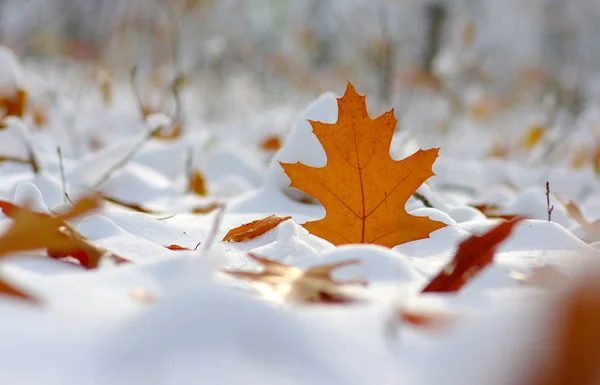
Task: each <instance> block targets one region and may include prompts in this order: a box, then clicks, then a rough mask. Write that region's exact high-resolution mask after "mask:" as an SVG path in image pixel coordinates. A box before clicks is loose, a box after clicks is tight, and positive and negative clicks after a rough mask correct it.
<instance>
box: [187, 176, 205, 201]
mask: <svg viewBox="0 0 600 385" xmlns="http://www.w3.org/2000/svg"><path fill="white" fill-rule="evenodd" d="M188 191H191V192H193V193H196V194H198V195H200V196H206V194H207V193H208V192H207V190H206V182H205V181H204V177H203V176H202V174H200V171H195V172H193V173H192V175H191V176H190V180H189V184H188Z"/></svg>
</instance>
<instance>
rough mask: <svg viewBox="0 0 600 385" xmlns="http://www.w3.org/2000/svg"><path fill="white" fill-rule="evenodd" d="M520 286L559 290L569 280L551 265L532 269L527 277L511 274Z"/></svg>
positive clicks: (569, 280)
mask: <svg viewBox="0 0 600 385" xmlns="http://www.w3.org/2000/svg"><path fill="white" fill-rule="evenodd" d="M513 277H514V278H515V279H516V280H517V281H519V282H520V283H521V284H523V285H526V286H535V287H540V288H544V289H560V288H562V287H564V286H565V285H567V284H568V283H569V282H571V279H570V278H569V277H568V276H566V275H565V274H563V273H561V272H560V271H559V270H558V269H556V267H554V266H552V265H545V266H541V267H533V268H532V272H531V274H530V275H529V276H525V275H521V274H513Z"/></svg>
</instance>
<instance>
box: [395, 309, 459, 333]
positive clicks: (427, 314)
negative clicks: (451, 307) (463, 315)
mask: <svg viewBox="0 0 600 385" xmlns="http://www.w3.org/2000/svg"><path fill="white" fill-rule="evenodd" d="M398 318H399V320H400V321H401V322H404V323H407V324H409V325H411V326H414V327H417V328H420V329H427V330H440V329H443V328H444V327H447V326H452V325H453V324H454V323H455V322H456V321H457V319H458V316H457V315H455V314H450V313H442V312H440V311H435V312H433V311H416V310H408V309H400V310H399V311H398Z"/></svg>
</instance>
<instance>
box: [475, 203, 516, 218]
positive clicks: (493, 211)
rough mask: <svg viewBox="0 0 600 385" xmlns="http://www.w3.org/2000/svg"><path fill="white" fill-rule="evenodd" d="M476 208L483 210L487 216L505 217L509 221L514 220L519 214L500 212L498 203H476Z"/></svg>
mask: <svg viewBox="0 0 600 385" xmlns="http://www.w3.org/2000/svg"><path fill="white" fill-rule="evenodd" d="M473 207H474V208H476V209H477V210H479V211H481V212H482V213H483V214H484V215H485V216H486V217H488V218H490V219H504V220H507V221H512V220H513V219H515V218H516V217H517V216H518V215H517V214H500V212H499V210H500V208H499V207H498V206H496V205H488V204H485V203H484V204H480V205H474V206H473Z"/></svg>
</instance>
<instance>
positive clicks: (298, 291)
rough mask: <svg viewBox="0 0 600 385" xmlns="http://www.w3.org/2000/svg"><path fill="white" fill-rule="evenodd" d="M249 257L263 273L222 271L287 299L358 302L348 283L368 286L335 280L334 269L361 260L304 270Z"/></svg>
mask: <svg viewBox="0 0 600 385" xmlns="http://www.w3.org/2000/svg"><path fill="white" fill-rule="evenodd" d="M248 256H249V257H250V258H251V259H252V260H254V261H256V262H258V263H259V264H260V265H262V267H263V271H261V272H249V271H236V270H227V271H223V272H224V273H226V274H229V275H232V276H234V277H238V278H242V279H246V280H249V281H251V282H253V283H255V284H264V285H267V286H269V287H270V288H271V289H272V290H273V291H274V292H275V293H277V294H278V295H280V296H281V297H282V298H284V299H286V300H288V301H296V302H303V303H349V302H356V301H358V299H357V298H355V297H354V296H352V295H350V294H348V293H346V292H345V291H344V286H347V285H363V286H364V285H366V284H367V283H366V282H365V281H364V280H362V279H353V280H348V281H343V282H340V281H334V280H333V279H332V278H331V274H332V273H333V271H334V270H336V269H338V268H341V267H344V266H350V265H357V264H359V263H360V260H357V259H356V260H347V261H341V262H337V263H332V264H327V265H321V266H316V267H312V268H309V269H301V268H299V267H294V266H289V265H285V264H282V263H279V262H275V261H272V260H270V259H267V258H263V257H260V256H258V255H256V254H252V253H248Z"/></svg>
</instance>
